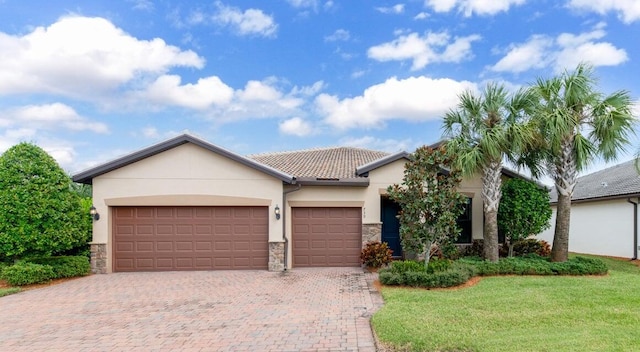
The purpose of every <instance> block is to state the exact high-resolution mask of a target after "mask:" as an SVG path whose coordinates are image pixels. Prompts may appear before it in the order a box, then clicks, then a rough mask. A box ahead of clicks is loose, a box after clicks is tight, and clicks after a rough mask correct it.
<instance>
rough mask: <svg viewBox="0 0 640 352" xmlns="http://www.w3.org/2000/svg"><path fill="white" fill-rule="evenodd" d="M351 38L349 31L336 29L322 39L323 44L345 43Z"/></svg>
mask: <svg viewBox="0 0 640 352" xmlns="http://www.w3.org/2000/svg"><path fill="white" fill-rule="evenodd" d="M349 38H351V34H350V33H349V31H347V30H345V29H337V30H336V31H335V32H333V33H332V34H331V35H328V36H326V37H324V41H325V42H336V41H347V40H349Z"/></svg>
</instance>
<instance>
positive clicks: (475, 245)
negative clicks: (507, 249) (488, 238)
mask: <svg viewBox="0 0 640 352" xmlns="http://www.w3.org/2000/svg"><path fill="white" fill-rule="evenodd" d="M483 255H484V240H473V242H471V246H467V247H465V248H464V250H463V251H462V256H463V257H478V258H482V257H483Z"/></svg>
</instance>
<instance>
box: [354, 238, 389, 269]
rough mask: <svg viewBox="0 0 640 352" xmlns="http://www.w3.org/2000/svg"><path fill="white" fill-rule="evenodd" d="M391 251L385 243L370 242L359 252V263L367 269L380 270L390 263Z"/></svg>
mask: <svg viewBox="0 0 640 352" xmlns="http://www.w3.org/2000/svg"><path fill="white" fill-rule="evenodd" d="M392 254H393V251H392V250H391V249H390V248H389V246H388V245H387V242H380V241H372V242H369V243H367V244H366V245H365V247H364V248H363V249H362V251H361V252H360V261H361V262H362V264H364V265H365V266H366V267H367V268H376V269H377V268H381V267H382V266H384V265H387V264H389V263H391V259H392V258H393V257H392Z"/></svg>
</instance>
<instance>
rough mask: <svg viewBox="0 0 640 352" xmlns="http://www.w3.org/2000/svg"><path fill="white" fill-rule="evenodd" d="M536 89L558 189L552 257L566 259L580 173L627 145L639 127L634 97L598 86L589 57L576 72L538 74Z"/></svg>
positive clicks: (547, 162)
mask: <svg viewBox="0 0 640 352" xmlns="http://www.w3.org/2000/svg"><path fill="white" fill-rule="evenodd" d="M532 89H533V91H534V92H535V94H536V95H537V97H538V99H539V102H540V105H539V109H538V111H537V112H536V114H535V116H534V120H535V122H536V123H537V124H538V126H539V127H540V133H541V135H542V137H543V140H544V141H545V143H544V144H545V145H544V146H543V149H542V150H538V151H537V152H536V153H537V154H538V155H537V158H538V159H539V160H540V161H542V164H539V165H541V166H543V167H545V168H546V169H547V172H548V174H549V176H551V177H552V178H553V180H554V183H555V187H556V191H557V193H558V203H557V214H556V227H555V233H554V238H553V247H552V250H551V260H552V261H557V262H562V261H566V260H567V259H568V254H569V222H570V217H571V197H572V195H573V190H574V188H575V186H576V179H577V176H578V173H579V172H580V171H581V170H584V168H585V167H587V166H588V165H589V164H590V163H591V162H593V160H594V159H595V158H596V157H602V158H603V159H604V160H605V161H611V160H615V159H616V157H617V154H618V152H620V151H622V150H624V148H625V147H626V146H627V145H628V143H629V140H628V136H629V135H630V134H633V133H634V132H633V127H634V119H633V115H632V112H631V108H632V106H633V103H632V100H631V97H630V95H629V93H628V92H627V91H622V90H621V91H617V92H614V93H612V94H610V95H607V96H605V95H604V94H602V93H600V92H598V91H597V87H596V79H595V78H594V75H593V68H592V67H591V66H589V65H587V64H584V63H582V64H580V65H578V66H577V68H576V69H575V70H574V71H572V72H569V71H565V72H564V73H563V74H561V75H559V76H556V77H553V78H550V79H538V80H537V81H536V83H535V84H534V85H533V87H532ZM534 171H535V170H534Z"/></svg>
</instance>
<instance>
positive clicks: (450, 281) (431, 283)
mask: <svg viewBox="0 0 640 352" xmlns="http://www.w3.org/2000/svg"><path fill="white" fill-rule="evenodd" d="M475 273H476V272H475V269H474V268H473V267H472V266H470V265H466V264H462V263H458V262H456V263H453V264H450V267H449V268H448V269H446V270H442V271H434V272H429V271H427V270H426V269H425V267H424V265H422V263H418V262H414V261H398V262H393V263H392V264H391V267H390V268H389V269H383V270H381V271H380V273H379V275H378V278H379V280H380V282H381V283H383V284H385V285H406V286H413V287H425V288H437V287H453V286H458V285H462V284H464V283H465V282H467V281H468V280H469V279H470V278H471V277H473V276H475Z"/></svg>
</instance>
